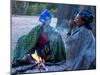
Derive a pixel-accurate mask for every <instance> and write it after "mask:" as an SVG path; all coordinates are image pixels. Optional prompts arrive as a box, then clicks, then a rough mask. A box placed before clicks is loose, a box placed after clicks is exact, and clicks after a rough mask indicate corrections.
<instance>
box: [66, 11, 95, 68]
mask: <svg viewBox="0 0 100 75" xmlns="http://www.w3.org/2000/svg"><path fill="white" fill-rule="evenodd" d="M92 21H93V15H92V13H91V12H90V11H88V10H83V11H81V12H79V13H78V14H77V16H76V17H75V19H74V21H71V22H70V25H72V28H71V29H72V30H71V32H70V35H68V38H67V39H66V50H67V53H66V55H67V58H66V59H67V63H66V65H67V66H68V68H67V70H79V69H85V70H86V69H89V68H90V67H91V64H92V63H94V62H95V61H96V60H95V58H96V55H95V52H96V50H95V49H96V42H95V38H94V36H93V33H92V31H91V27H90V23H92ZM92 66H93V65H92Z"/></svg>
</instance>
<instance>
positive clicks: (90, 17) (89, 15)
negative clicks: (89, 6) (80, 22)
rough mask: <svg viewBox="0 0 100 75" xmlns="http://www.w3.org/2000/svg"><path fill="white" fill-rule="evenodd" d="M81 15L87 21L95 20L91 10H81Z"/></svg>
mask: <svg viewBox="0 0 100 75" xmlns="http://www.w3.org/2000/svg"><path fill="white" fill-rule="evenodd" d="M79 16H81V17H82V18H83V19H84V21H86V22H87V23H91V22H92V21H93V18H94V16H93V14H92V12H91V11H90V10H83V11H81V12H79Z"/></svg>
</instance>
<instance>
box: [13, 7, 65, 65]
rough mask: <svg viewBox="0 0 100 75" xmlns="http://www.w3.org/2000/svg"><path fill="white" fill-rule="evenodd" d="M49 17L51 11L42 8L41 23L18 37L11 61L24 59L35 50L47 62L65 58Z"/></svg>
mask: <svg viewBox="0 0 100 75" xmlns="http://www.w3.org/2000/svg"><path fill="white" fill-rule="evenodd" d="M51 18H52V15H51V12H50V11H49V10H48V9H45V10H43V12H42V13H41V14H40V17H39V21H40V22H41V24H39V25H37V26H36V27H35V28H33V29H32V30H31V31H30V32H29V33H28V34H27V35H24V36H22V37H20V38H19V40H18V42H17V45H16V48H15V49H14V56H13V61H15V62H17V60H23V59H26V57H27V55H28V54H32V53H35V51H37V53H38V55H39V56H40V57H42V58H43V59H45V61H48V62H53V63H55V62H60V61H64V60H65V59H66V53H65V47H64V44H63V41H62V38H61V36H60V34H59V33H58V32H56V31H55V30H54V29H53V28H52V27H51V26H50V22H51ZM27 61H28V60H27Z"/></svg>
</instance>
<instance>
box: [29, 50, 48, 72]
mask: <svg viewBox="0 0 100 75" xmlns="http://www.w3.org/2000/svg"><path fill="white" fill-rule="evenodd" d="M31 56H32V58H34V59H35V63H36V64H38V67H40V66H42V67H43V68H44V69H45V70H46V71H48V68H47V67H46V66H45V65H44V62H45V61H44V59H42V58H41V57H40V56H39V55H38V54H37V52H36V51H35V53H34V54H32V55H31Z"/></svg>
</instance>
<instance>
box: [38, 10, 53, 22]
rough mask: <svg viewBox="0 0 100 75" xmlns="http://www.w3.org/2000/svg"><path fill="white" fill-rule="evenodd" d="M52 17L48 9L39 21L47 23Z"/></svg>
mask: <svg viewBox="0 0 100 75" xmlns="http://www.w3.org/2000/svg"><path fill="white" fill-rule="evenodd" d="M51 17H52V15H51V13H50V11H49V10H48V9H45V10H43V11H42V13H41V14H40V17H39V21H40V22H42V23H45V22H46V21H47V20H50V19H51Z"/></svg>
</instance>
